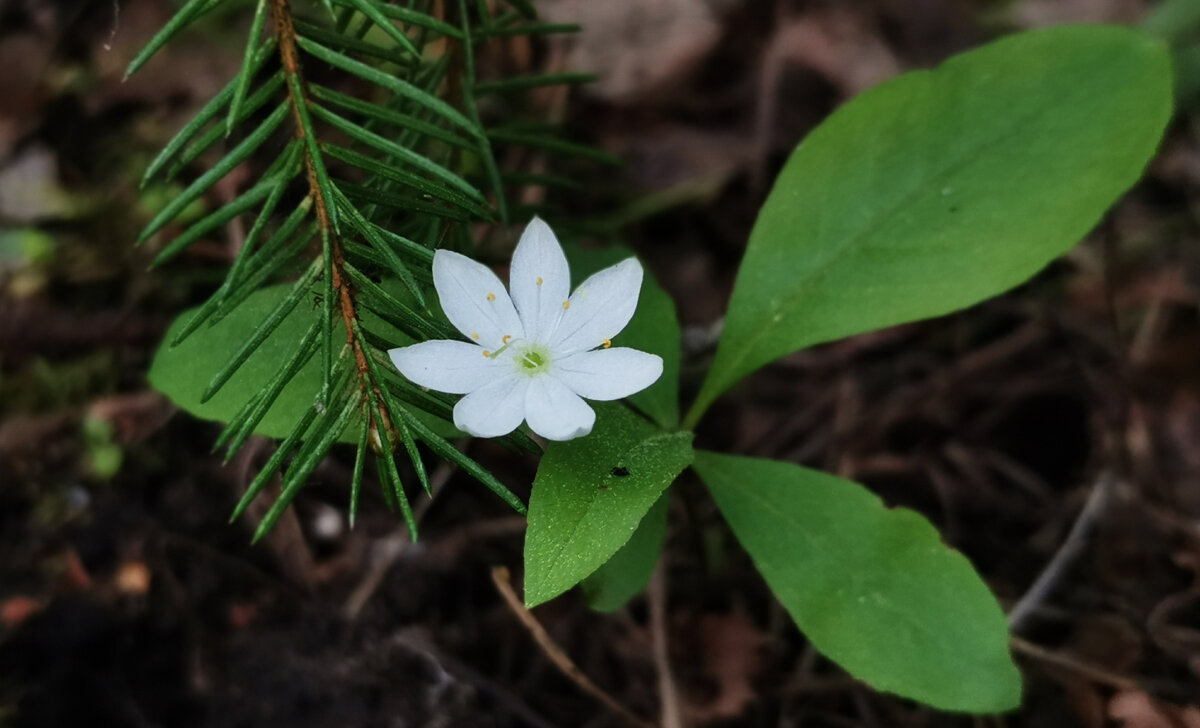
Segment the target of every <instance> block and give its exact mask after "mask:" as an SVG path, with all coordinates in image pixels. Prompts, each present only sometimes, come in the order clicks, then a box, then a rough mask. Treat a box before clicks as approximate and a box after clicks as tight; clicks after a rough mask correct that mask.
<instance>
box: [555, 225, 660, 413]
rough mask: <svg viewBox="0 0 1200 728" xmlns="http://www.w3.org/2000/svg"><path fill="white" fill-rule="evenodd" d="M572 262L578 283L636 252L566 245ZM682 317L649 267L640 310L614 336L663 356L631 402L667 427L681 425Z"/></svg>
mask: <svg viewBox="0 0 1200 728" xmlns="http://www.w3.org/2000/svg"><path fill="white" fill-rule="evenodd" d="M564 250H565V251H566V253H567V260H569V261H570V263H571V282H572V283H573V284H574V285H576V286H577V285H579V284H580V283H582V282H583V280H584V279H585V278H587V277H588V276H590V275H591V274H593V273H595V272H596V271H598V270H600V269H601V268H605V267H607V266H610V265H614V264H616V263H619V262H621V261H622V260H624V259H626V258H628V257H630V256H632V255H633V251H632V250H629V249H628V248H625V247H622V246H613V247H609V248H601V249H592V248H581V247H579V246H577V245H566V246H564ZM679 336H680V333H679V321H678V319H677V318H676V317H675V302H674V301H673V300H671V297H670V296H669V295H667V292H666V291H664V290H663V289H662V288H660V287H659V285H658V283H657V282H655V280H654V276H652V275H651V274H650V272H649V271H647V272H646V274H645V276H644V277H643V278H642V290H641V293H640V294H639V297H638V307H637V311H636V312H634V314H633V318H632V319H631V320H630V322H629V325H628V326H626V327H625V329H624V330H623V331H622V332H621V333H620V334H617V336H616V338H615V339H614V340H613V344H614V345H616V346H628V347H630V348H632V349H640V350H641V351H647V352H650V353H651V354H658V355H659V356H661V357H662V359H663V373H662V376H661V377H659V379H658V381H657V382H655V383H654V384H653V385H651V386H650V387H648V388H646V389H643V390H642V391H640V392H638V393H637V394H634V395H633V396H631V397H629V402H630V404H632V405H633V406H635V407H637V408H638V409H639V410H641V411H642V412H645V413H646V415H647V416H649V417H650V419H652V420H654V421H655V422H656V423H658V425H659V427H662V428H663V429H665V430H673V429H675V428H676V427H677V426H678V425H679V360H680V350H679Z"/></svg>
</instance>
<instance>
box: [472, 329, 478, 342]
mask: <svg viewBox="0 0 1200 728" xmlns="http://www.w3.org/2000/svg"><path fill="white" fill-rule="evenodd" d="M471 338H472V339H475V340H476V341H479V332H478V331H472V332H471Z"/></svg>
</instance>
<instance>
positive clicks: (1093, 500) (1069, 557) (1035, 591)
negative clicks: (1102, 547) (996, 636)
mask: <svg viewBox="0 0 1200 728" xmlns="http://www.w3.org/2000/svg"><path fill="white" fill-rule="evenodd" d="M1114 484H1115V479H1114V477H1113V474H1112V473H1111V472H1109V471H1107V470H1105V471H1104V472H1102V473H1100V477H1099V479H1097V481H1096V484H1095V485H1093V486H1092V492H1091V493H1090V494H1089V495H1088V499H1087V503H1085V504H1084V506H1083V510H1082V511H1080V512H1079V517H1078V518H1076V519H1075V523H1074V524H1073V525H1072V526H1071V530H1070V532H1069V533H1068V534H1067V538H1066V540H1064V541H1063V543H1062V546H1060V547H1059V549H1058V551H1056V552H1055V553H1054V556H1053V558H1051V559H1050V562H1049V563H1047V564H1046V567H1045V568H1044V569H1042V573H1041V574H1039V575H1038V578H1037V579H1036V580H1034V582H1033V585H1032V586H1030V587H1029V590H1028V591H1027V592H1025V594H1024V596H1022V597H1021V598H1020V599H1019V600H1017V603H1016V604H1015V605H1013V608H1012V609H1011V610H1009V612H1008V626H1009V629H1010V630H1011V631H1012V632H1013V633H1016V632H1019V631H1020V630H1021V628H1022V627H1024V626H1025V624H1026V623H1027V622H1028V620H1029V617H1030V616H1031V615H1032V614H1033V613H1034V611H1036V610H1037V608H1038V607H1040V606H1041V605H1042V603H1044V602H1045V601H1046V598H1047V597H1049V596H1050V593H1051V592H1052V591H1053V590H1054V588H1055V587H1056V586H1057V585H1058V582H1059V581H1060V580H1061V579H1062V576H1063V575H1064V574H1065V573H1066V571H1067V568H1068V567H1070V565H1071V564H1072V563H1073V562H1074V561H1075V558H1076V557H1077V556H1079V554H1080V552H1082V551H1083V547H1084V545H1085V542H1086V541H1087V539H1088V536H1089V535H1090V534H1091V532H1092V528H1093V527H1094V526H1095V524H1096V522H1097V521H1098V520H1099V519H1100V517H1101V515H1102V514H1103V513H1104V511H1105V508H1106V507H1107V506H1108V501H1109V498H1110V497H1111V496H1112V491H1113V487H1114Z"/></svg>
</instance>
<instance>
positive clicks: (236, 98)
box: [225, 0, 267, 136]
mask: <svg viewBox="0 0 1200 728" xmlns="http://www.w3.org/2000/svg"><path fill="white" fill-rule="evenodd" d="M266 21H267V0H258V7H257V8H255V10H254V20H253V22H251V24H250V34H249V35H248V36H246V52H245V54H244V57H243V59H242V67H241V69H240V70H239V71H238V75H237V84H236V86H235V87H234V90H233V101H231V102H230V104H229V116H228V117H227V118H226V119H225V136H229V135H230V134H232V133H233V127H234V125H235V124H236V123H237V116H238V112H239V111H240V110H241V107H242V100H243V99H245V98H246V89H248V88H249V87H250V77H251V76H253V75H254V66H255V64H254V56H255V48H256V46H257V45H258V41H259V39H260V38H262V31H263V26H264V25H265V24H266Z"/></svg>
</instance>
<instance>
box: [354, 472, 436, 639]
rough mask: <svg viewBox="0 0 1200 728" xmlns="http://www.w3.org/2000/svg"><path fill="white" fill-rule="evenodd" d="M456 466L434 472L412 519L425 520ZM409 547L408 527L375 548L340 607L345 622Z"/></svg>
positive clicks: (382, 541)
mask: <svg viewBox="0 0 1200 728" xmlns="http://www.w3.org/2000/svg"><path fill="white" fill-rule="evenodd" d="M457 469H458V468H457V466H455V465H452V464H450V463H442V464H441V465H440V466H438V469H437V470H435V471H434V472H433V477H432V478H430V483H429V497H428V498H426V499H424V500H422V501H420V502H419V503H417V507H416V508H414V509H413V511H414V512H413V519H414V520H415V521H416V522H417V523H420V522H421V520H422V519H423V518H424V517H425V513H426V512H427V511H428V510H429V508H430V506H432V505H433V501H434V499H435V498H437V497H438V494H439V493H441V492H442V488H443V487H444V486H445V485H446V483H447V482H448V481H449V480H450V476H451V475H453V474H454V471H455V470H457ZM411 544H412V538H411V534H409V532H408V527H407V526H401V527H399V528H397V529H396V530H395V531H394V532H393V533H391V534H388V535H387V536H384V537H383V538H381V539H379V540H378V541H376V542H375V544H374V549H373V550H374V552H375V554H374V559H373V560H372V563H371V565H370V567H368V569H367V573H366V574H364V575H363V578H362V581H360V582H359V584H358V586H356V587H355V588H354V591H352V592H351V593H350V596H349V598H347V599H346V603H345V604H344V605H342V616H343V617H345V618H346V619H347V620H348V621H351V622H352V621H354V620H355V619H357V618H358V615H359V614H360V613H361V612H362V609H363V607H365V606H366V605H367V602H369V601H370V600H371V597H372V596H374V594H375V592H376V591H377V590H378V589H379V586H380V585H381V584H383V579H384V577H385V576H387V574H388V572H389V571H391V569H392V566H393V565H395V563H396V562H397V561H399V560H400V557H401V556H403V555H404V552H405V550H407V549H408V547H409V545H411Z"/></svg>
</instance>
